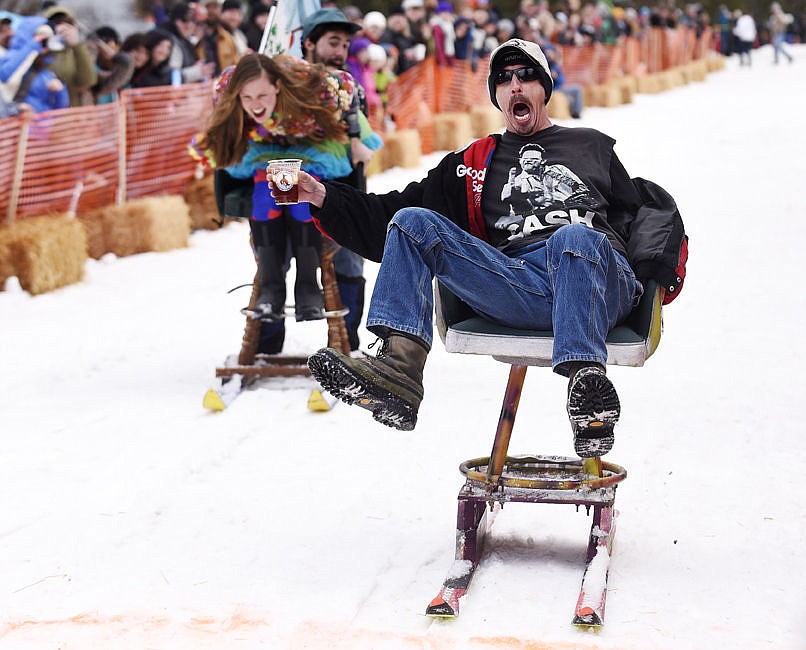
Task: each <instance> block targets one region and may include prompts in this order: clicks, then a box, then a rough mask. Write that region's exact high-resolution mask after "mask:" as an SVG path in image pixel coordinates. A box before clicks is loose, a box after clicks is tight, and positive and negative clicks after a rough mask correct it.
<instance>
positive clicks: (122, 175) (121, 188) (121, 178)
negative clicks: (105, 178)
mask: <svg viewBox="0 0 806 650" xmlns="http://www.w3.org/2000/svg"><path fill="white" fill-rule="evenodd" d="M125 94H126V91H125V90H124V91H123V92H122V93H120V96H119V97H118V190H117V193H116V194H115V205H121V204H122V203H124V202H125V201H126V105H127V102H126V97H125Z"/></svg>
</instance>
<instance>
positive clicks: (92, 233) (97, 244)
mask: <svg viewBox="0 0 806 650" xmlns="http://www.w3.org/2000/svg"><path fill="white" fill-rule="evenodd" d="M108 211H109V208H108V207H106V208H96V209H95V210H89V211H88V212H83V213H81V214H80V215H78V222H79V223H80V224H81V225H82V226H84V233H85V234H86V236H87V255H89V256H90V257H92V258H93V259H96V260H97V259H100V258H101V257H102V256H103V255H105V254H106V253H108V252H109V248H108V247H107V243H106V235H105V233H104V215H105V214H106V213H107V212H108Z"/></svg>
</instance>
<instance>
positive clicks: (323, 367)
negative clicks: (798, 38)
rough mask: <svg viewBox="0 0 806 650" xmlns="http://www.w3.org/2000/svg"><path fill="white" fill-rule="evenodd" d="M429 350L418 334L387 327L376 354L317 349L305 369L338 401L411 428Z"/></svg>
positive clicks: (396, 425) (420, 397)
mask: <svg viewBox="0 0 806 650" xmlns="http://www.w3.org/2000/svg"><path fill="white" fill-rule="evenodd" d="M428 351H429V347H428V344H427V343H426V342H425V341H423V340H422V339H419V338H417V337H416V336H412V335H409V334H404V333H402V332H391V333H390V334H389V336H388V337H387V338H386V339H385V340H384V342H383V346H382V347H381V349H380V351H379V352H378V356H377V357H375V358H372V357H364V358H357V359H356V358H353V357H348V356H345V355H344V354H342V353H341V352H339V351H338V350H335V349H333V348H322V349H321V350H319V351H318V352H316V353H315V354H313V355H311V356H310V357H309V358H308V368H310V370H311V374H312V375H313V376H314V378H315V379H316V380H317V381H318V382H319V383H320V384H321V385H322V388H324V389H325V390H326V391H328V392H329V393H331V394H332V395H334V396H335V397H337V398H339V399H340V400H341V401H342V402H344V403H346V404H356V405H357V406H360V407H361V408H365V409H367V410H368V411H371V412H372V417H374V418H375V419H376V420H377V421H378V422H380V423H381V424H385V425H386V426H388V427H394V428H395V429H402V430H403V431H411V430H412V429H413V428H414V427H415V426H416V424H417V411H418V409H419V408H420V402H422V400H423V367H424V366H425V360H426V358H427V357H428Z"/></svg>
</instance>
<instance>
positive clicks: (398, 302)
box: [367, 208, 642, 370]
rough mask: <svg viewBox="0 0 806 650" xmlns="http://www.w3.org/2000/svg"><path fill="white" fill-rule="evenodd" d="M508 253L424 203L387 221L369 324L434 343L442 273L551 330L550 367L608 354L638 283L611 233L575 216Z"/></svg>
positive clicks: (476, 305) (494, 312)
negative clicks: (607, 342)
mask: <svg viewBox="0 0 806 650" xmlns="http://www.w3.org/2000/svg"><path fill="white" fill-rule="evenodd" d="M515 255H516V257H508V256H507V255H506V254H505V253H502V252H501V251H499V250H497V249H496V248H494V247H493V246H491V245H490V244H488V243H487V242H484V241H482V240H480V239H478V238H477V237H474V236H473V235H471V234H470V233H467V232H465V231H464V230H462V229H461V228H459V227H458V226H457V225H455V224H454V223H453V222H451V221H449V220H448V219H446V218H445V217H443V216H442V215H440V214H437V213H436V212H433V211H431V210H427V209H425V208H404V209H403V210H400V211H399V212H397V214H395V216H394V217H393V218H392V221H391V222H390V223H389V229H388V232H387V235H386V245H385V248H384V253H383V261H382V263H381V267H380V270H379V272H378V276H377V279H376V281H375V288H374V290H373V293H372V301H371V303H370V306H369V311H368V314H367V329H369V330H370V331H373V332H375V333H376V334H379V335H383V334H384V333H385V328H390V329H392V330H397V331H400V332H407V333H409V334H413V335H415V336H417V337H419V338H421V339H423V340H424V341H426V342H427V343H428V344H429V345H431V343H432V340H433V318H432V312H433V308H434V296H433V279H434V277H435V276H436V277H437V278H438V279H439V281H440V282H441V283H442V284H444V285H445V286H446V287H447V288H448V289H449V290H450V291H451V292H452V293H453V294H455V295H456V296H457V297H458V298H460V299H461V300H463V301H464V302H466V303H467V304H468V305H470V306H471V307H472V308H473V310H474V311H476V313H478V314H479V315H480V316H482V317H484V318H486V319H488V320H490V321H493V322H496V323H499V324H501V325H507V326H510V327H515V328H519V329H535V330H546V329H553V330H554V351H553V355H552V366H553V367H554V368H555V370H557V367H558V365H559V364H563V363H567V362H569V361H592V362H596V363H600V364H602V365H604V364H605V363H606V362H607V349H606V346H605V338H606V337H607V333H608V332H609V331H610V330H611V329H612V328H613V327H614V326H615V325H616V324H617V323H619V322H620V321H622V320H623V319H624V318H626V317H627V315H628V314H629V313H630V311H631V309H632V307H633V305H634V304H636V303H637V301H638V299H639V298H640V297H641V293H642V287H641V284H640V283H639V282H638V281H637V280H636V278H635V274H634V273H633V271H632V269H631V268H630V265H629V263H628V262H627V260H626V259H625V258H624V256H622V255H621V254H620V253H617V252H616V251H615V250H613V247H612V246H611V244H610V242H609V241H608V240H607V237H605V235H603V234H602V233H600V232H597V231H595V230H593V229H592V228H589V227H588V226H586V225H584V224H570V225H566V226H563V227H562V228H560V229H559V230H557V231H556V232H555V233H554V234H553V235H552V236H551V237H549V238H548V239H547V240H544V241H541V242H536V243H534V244H530V245H528V246H525V247H523V248H521V249H518V250H517V251H516V252H515Z"/></svg>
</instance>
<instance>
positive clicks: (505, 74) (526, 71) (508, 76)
mask: <svg viewBox="0 0 806 650" xmlns="http://www.w3.org/2000/svg"><path fill="white" fill-rule="evenodd" d="M512 75H515V76H516V77H517V78H518V79H520V80H521V81H536V80H538V79H540V71H539V70H538V69H537V68H531V67H529V68H517V69H515V70H501V71H500V72H496V73H495V76H494V77H493V84H495V85H496V86H500V85H501V84H508V83H509V82H510V81H512Z"/></svg>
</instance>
